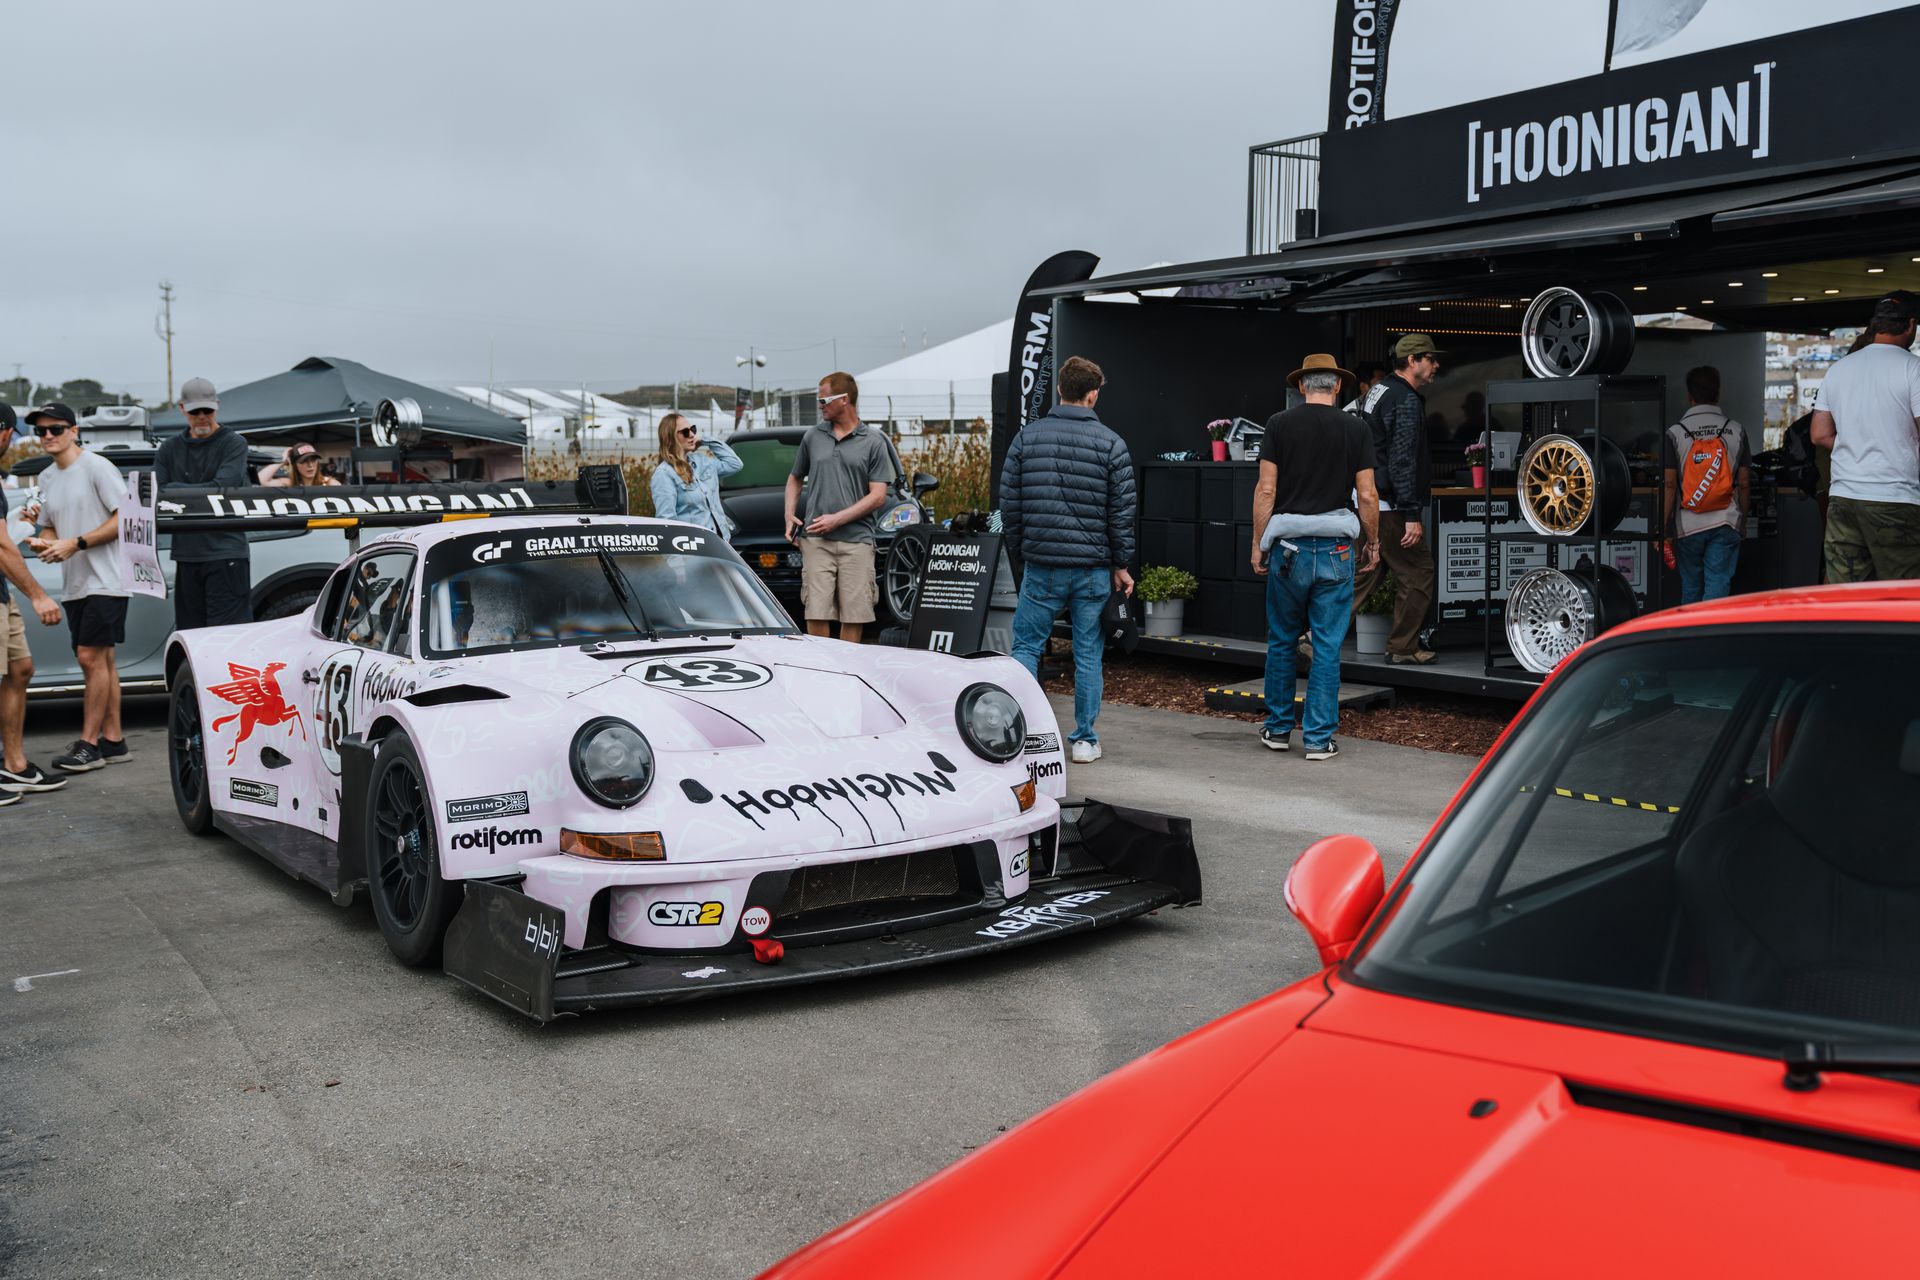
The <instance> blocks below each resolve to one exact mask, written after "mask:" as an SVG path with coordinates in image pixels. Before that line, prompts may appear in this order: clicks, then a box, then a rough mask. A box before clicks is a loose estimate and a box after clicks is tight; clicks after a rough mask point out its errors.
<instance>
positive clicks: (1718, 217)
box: [1713, 173, 1920, 228]
mask: <svg viewBox="0 0 1920 1280" xmlns="http://www.w3.org/2000/svg"><path fill="white" fill-rule="evenodd" d="M1913 208H1920V173H1908V174H1903V175H1901V176H1899V177H1895V178H1889V179H1887V180H1885V181H1883V182H1869V183H1866V184H1865V185H1862V186H1854V187H1846V188H1843V189H1841V190H1837V191H1823V192H1821V193H1819V194H1818V195H1812V196H1806V197H1803V198H1801V199H1797V200H1778V201H1774V202H1773V203H1770V204H1760V205H1752V206H1749V207H1747V208H1744V209H1729V210H1727V211H1726V212H1724V213H1717V214H1715V215H1714V216H1713V225H1714V226H1716V227H1730V228H1737V227H1767V226H1778V225H1780V224H1782V223H1791V222H1798V221H1800V220H1801V219H1803V218H1830V217H1833V216H1835V215H1841V216H1846V217H1859V216H1863V215H1865V214H1870V213H1897V212H1900V211H1901V210H1904V209H1913Z"/></svg>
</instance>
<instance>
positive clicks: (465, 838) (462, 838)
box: [447, 827, 546, 852]
mask: <svg viewBox="0 0 1920 1280" xmlns="http://www.w3.org/2000/svg"><path fill="white" fill-rule="evenodd" d="M545 840H546V836H545V835H544V834H543V833H542V832H541V831H540V829H539V828H538V827H517V828H514V827H482V828H480V829H479V830H478V831H458V832H455V833H454V836H453V838H452V839H451V840H449V841H447V843H448V844H449V845H451V846H453V847H454V848H455V849H485V850H487V851H489V852H491V851H493V850H495V849H517V848H520V847H522V846H523V845H536V844H541V843H543V842H544V841H545Z"/></svg>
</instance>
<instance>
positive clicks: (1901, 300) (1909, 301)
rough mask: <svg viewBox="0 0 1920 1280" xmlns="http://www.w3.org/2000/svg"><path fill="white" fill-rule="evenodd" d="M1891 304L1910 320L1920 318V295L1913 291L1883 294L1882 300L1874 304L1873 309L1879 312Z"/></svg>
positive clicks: (1902, 290) (1895, 290) (1893, 290)
mask: <svg viewBox="0 0 1920 1280" xmlns="http://www.w3.org/2000/svg"><path fill="white" fill-rule="evenodd" d="M1889 304H1891V306H1893V307H1897V308H1899V310H1900V313H1901V314H1902V315H1905V316H1907V317H1908V318H1909V319H1911V318H1913V317H1915V316H1920V293H1915V292H1914V291H1913V290H1911V289H1892V290H1889V291H1888V292H1886V293H1883V294H1881V295H1880V300H1879V301H1878V302H1876V303H1874V304H1873V309H1874V311H1875V312H1878V311H1880V310H1881V309H1882V308H1883V307H1887V306H1889Z"/></svg>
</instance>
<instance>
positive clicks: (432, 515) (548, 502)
mask: <svg viewBox="0 0 1920 1280" xmlns="http://www.w3.org/2000/svg"><path fill="white" fill-rule="evenodd" d="M531 512H540V513H543V514H549V515H552V514H567V513H572V512H580V513H582V514H592V515H609V516H612V515H625V514H627V484H626V479H625V477H623V476H622V475H621V473H620V468H618V467H615V466H591V467H582V468H580V474H579V476H578V477H577V478H576V479H575V480H574V481H573V482H572V483H571V484H569V483H567V482H566V481H563V480H519V481H513V482H510V483H504V484H501V483H494V484H481V483H460V482H451V483H440V484H340V485H328V486H326V487H325V488H320V487H310V488H291V489H288V488H280V489H275V488H267V487H264V486H255V487H249V488H244V489H193V488H186V487H183V486H178V485H169V486H167V487H166V488H164V489H162V490H161V492H160V500H159V503H158V504H157V506H156V509H155V514H156V516H157V518H158V521H159V528H160V530H161V531H162V532H167V533H177V532H182V531H196V530H212V529H232V528H236V527H237V528H246V529H310V528H349V527H353V526H356V525H366V526H382V527H395V526H402V525H416V524H435V523H437V522H439V521H442V520H460V519H469V518H472V517H476V516H491V515H526V514H529V513H531Z"/></svg>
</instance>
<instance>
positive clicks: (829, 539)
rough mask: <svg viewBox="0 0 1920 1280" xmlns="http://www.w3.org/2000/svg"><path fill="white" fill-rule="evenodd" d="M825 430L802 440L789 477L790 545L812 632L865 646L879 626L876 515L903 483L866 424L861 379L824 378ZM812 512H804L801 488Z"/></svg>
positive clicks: (842, 375) (884, 444) (818, 429)
mask: <svg viewBox="0 0 1920 1280" xmlns="http://www.w3.org/2000/svg"><path fill="white" fill-rule="evenodd" d="M820 418H821V421H820V425H818V426H816V427H814V428H813V429H812V430H810V431H808V432H807V434H806V435H805V436H803V437H801V440H800V449H799V452H798V453H797V454H795V456H794V459H793V472H792V474H790V475H789V476H788V477H787V523H786V530H787V539H788V541H790V542H797V543H798V544H799V546H800V603H801V605H802V607H803V608H804V610H805V612H806V615H807V633H808V634H809V635H816V636H824V635H829V634H831V631H830V624H832V623H834V622H836V621H837V622H838V623H839V624H840V638H841V639H842V640H845V641H846V642H847V643H849V644H859V643H860V633H861V629H862V628H863V627H864V626H865V625H866V624H867V623H869V622H872V621H873V604H874V595H875V588H874V565H873V540H874V529H875V520H874V515H875V513H876V512H878V511H879V510H880V508H881V507H882V506H884V505H885V504H886V501H887V488H888V486H889V485H891V484H892V483H893V481H894V479H895V476H894V469H893V451H892V450H891V449H889V448H888V447H887V440H886V437H885V436H883V435H881V434H880V433H879V432H878V431H875V430H874V429H872V428H871V427H868V426H866V425H865V424H863V423H862V422H861V421H860V387H859V384H858V383H856V382H854V380H853V375H852V374H847V373H830V374H828V375H827V376H826V377H824V378H822V379H821V380H820ZM802 481H805V482H806V510H805V514H800V500H801V482H802Z"/></svg>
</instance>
